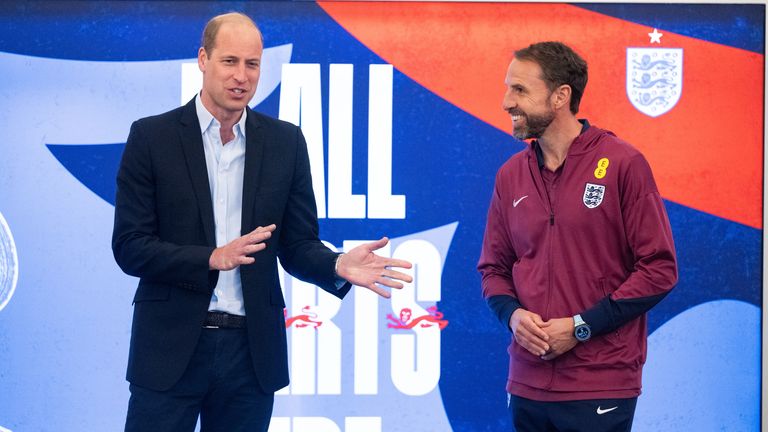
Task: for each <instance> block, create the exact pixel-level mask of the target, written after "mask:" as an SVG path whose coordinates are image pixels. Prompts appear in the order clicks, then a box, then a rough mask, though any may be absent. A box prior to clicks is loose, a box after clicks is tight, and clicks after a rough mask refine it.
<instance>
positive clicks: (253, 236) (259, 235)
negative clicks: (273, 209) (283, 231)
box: [246, 231, 272, 244]
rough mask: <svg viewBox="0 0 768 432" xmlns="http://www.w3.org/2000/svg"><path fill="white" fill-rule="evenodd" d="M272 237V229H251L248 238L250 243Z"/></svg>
mask: <svg viewBox="0 0 768 432" xmlns="http://www.w3.org/2000/svg"><path fill="white" fill-rule="evenodd" d="M270 237H272V231H258V232H257V231H251V232H250V233H249V234H248V235H247V238H246V241H247V242H248V243H251V244H254V243H261V242H263V241H265V240H267V239H269V238H270Z"/></svg>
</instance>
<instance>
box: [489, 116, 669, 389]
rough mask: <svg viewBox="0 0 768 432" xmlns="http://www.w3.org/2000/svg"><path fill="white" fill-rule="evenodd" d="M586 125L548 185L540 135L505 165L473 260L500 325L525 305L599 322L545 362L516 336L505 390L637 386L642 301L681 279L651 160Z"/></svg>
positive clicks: (646, 303)
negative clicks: (477, 259)
mask: <svg viewBox="0 0 768 432" xmlns="http://www.w3.org/2000/svg"><path fill="white" fill-rule="evenodd" d="M583 124H584V129H583V130H582V133H581V135H579V136H578V137H577V138H576V139H575V140H574V141H573V143H572V144H571V147H570V148H569V150H568V155H567V157H566V160H565V163H564V164H563V166H562V167H561V168H560V169H561V170H562V171H561V172H559V173H558V175H557V176H556V177H555V180H554V182H553V183H552V184H551V185H550V187H549V189H550V190H549V191H548V190H547V187H546V186H545V184H544V181H543V178H542V172H541V170H542V166H543V158H542V156H541V153H540V150H539V149H538V144H537V143H536V142H534V143H532V144H531V146H530V148H529V149H527V150H525V151H522V152H520V153H518V154H516V155H514V156H512V157H511V158H510V159H509V160H508V161H507V162H506V163H505V164H504V165H503V166H502V167H501V169H499V172H498V173H497V175H496V185H495V188H494V193H493V197H492V199H491V205H490V209H489V211H488V221H487V225H486V231H485V238H484V240H483V249H482V254H481V256H480V262H479V263H478V270H479V271H480V273H481V275H482V288H483V296H484V297H485V298H486V300H487V301H488V303H489V305H490V306H491V308H492V309H493V310H494V312H495V313H496V314H497V316H498V318H499V319H500V320H501V322H502V323H503V324H504V325H505V326H507V325H508V322H509V317H510V316H511V315H512V313H513V312H514V310H515V309H517V308H518V307H523V308H525V309H526V310H529V311H531V312H535V313H538V314H539V315H541V317H542V318H543V319H544V320H549V319H553V318H563V317H571V316H573V315H575V314H581V315H582V318H583V319H584V321H585V322H586V323H587V324H589V325H590V326H591V328H592V334H593V336H592V338H591V339H590V340H589V341H587V342H584V343H579V344H578V345H576V346H575V347H574V348H573V349H572V350H570V351H569V352H567V353H565V354H563V355H561V356H559V357H557V358H555V359H554V360H549V361H546V360H542V359H541V358H539V357H537V356H535V355H533V354H531V353H529V352H528V351H526V350H525V349H524V348H523V347H521V346H520V345H519V344H517V343H516V342H515V340H514V337H513V338H512V342H511V344H510V346H509V354H510V363H509V378H508V381H507V391H508V392H510V393H512V394H514V395H517V396H521V397H525V398H529V399H533V400H540V401H563V400H580V399H603V398H606V399H608V398H624V397H635V396H637V395H639V394H640V387H641V374H642V366H643V364H644V363H645V357H646V337H647V329H646V315H645V312H646V311H647V310H649V309H650V308H651V307H653V306H654V305H655V304H656V303H658V302H659V301H660V300H661V299H662V298H663V297H664V296H665V295H666V294H667V293H668V292H669V291H670V290H671V289H672V288H673V287H674V285H675V284H676V282H677V262H676V257H675V250H674V244H673V240H672V232H671V230H670V227H669V220H668V219H667V214H666V211H665V209H664V204H663V202H662V199H661V196H660V195H659V192H658V189H657V187H656V183H655V181H654V179H653V174H652V173H651V169H650V166H649V165H648V162H647V161H646V160H645V158H644V157H643V155H642V154H640V152H639V151H637V150H636V149H635V148H633V147H632V146H631V145H629V144H627V143H626V142H624V141H622V140H620V139H619V138H617V137H616V136H615V135H614V134H613V133H611V132H609V131H605V130H602V129H599V128H597V127H594V126H589V123H588V122H586V121H583Z"/></svg>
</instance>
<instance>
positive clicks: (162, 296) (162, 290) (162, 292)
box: [133, 282, 171, 304]
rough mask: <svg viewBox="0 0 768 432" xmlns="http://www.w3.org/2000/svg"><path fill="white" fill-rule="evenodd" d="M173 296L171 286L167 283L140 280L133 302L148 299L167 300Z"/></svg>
mask: <svg viewBox="0 0 768 432" xmlns="http://www.w3.org/2000/svg"><path fill="white" fill-rule="evenodd" d="M170 296H171V287H170V286H169V285H166V284H158V283H148V282H139V286H138V287H137V288H136V295H134V296H133V303H134V304H136V303H141V302H146V301H165V300H168V298H170Z"/></svg>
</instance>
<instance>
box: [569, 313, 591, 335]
mask: <svg viewBox="0 0 768 432" xmlns="http://www.w3.org/2000/svg"><path fill="white" fill-rule="evenodd" d="M573 335H574V336H575V337H576V340H577V341H579V342H586V341H588V340H589V338H591V337H592V329H591V328H590V327H589V324H587V323H585V322H584V320H583V319H582V318H581V315H579V314H576V315H574V316H573Z"/></svg>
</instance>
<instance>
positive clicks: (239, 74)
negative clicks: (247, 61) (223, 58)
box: [234, 64, 248, 82]
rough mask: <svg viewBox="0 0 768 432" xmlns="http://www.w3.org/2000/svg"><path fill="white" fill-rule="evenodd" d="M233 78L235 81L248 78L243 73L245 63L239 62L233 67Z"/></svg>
mask: <svg viewBox="0 0 768 432" xmlns="http://www.w3.org/2000/svg"><path fill="white" fill-rule="evenodd" d="M234 78H235V80H236V81H237V82H245V81H247V80H248V75H247V74H246V73H245V65H243V64H241V65H239V66H237V67H236V68H235V75H234Z"/></svg>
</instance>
